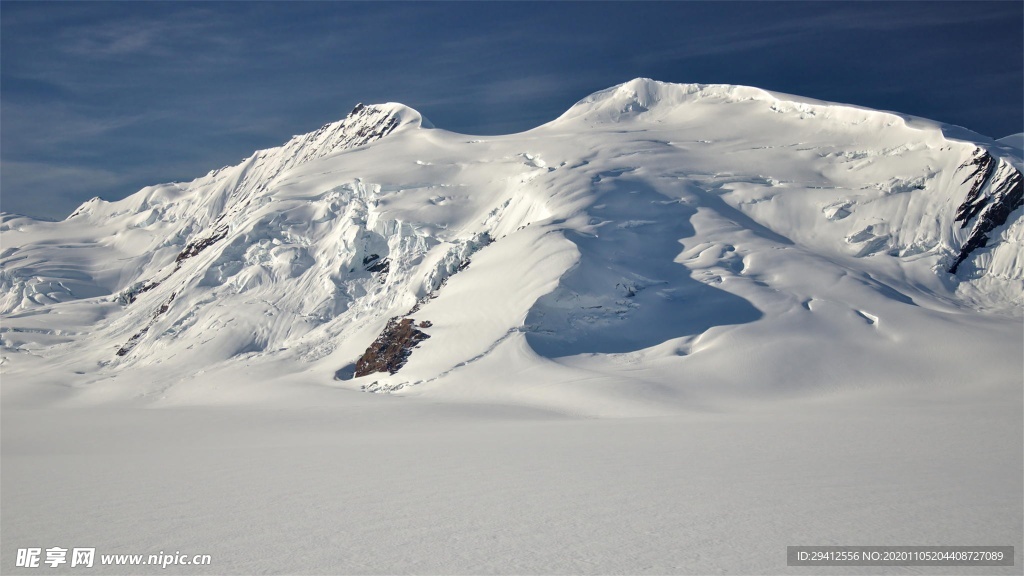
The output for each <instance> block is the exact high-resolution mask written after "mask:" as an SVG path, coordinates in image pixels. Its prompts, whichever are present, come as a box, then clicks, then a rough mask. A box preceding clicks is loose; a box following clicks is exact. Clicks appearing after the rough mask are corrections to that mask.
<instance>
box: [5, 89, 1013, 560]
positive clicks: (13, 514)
mask: <svg viewBox="0 0 1024 576" xmlns="http://www.w3.org/2000/svg"><path fill="white" fill-rule="evenodd" d="M979 154H988V155H990V157H991V158H992V163H993V174H994V175H993V176H992V177H991V178H990V179H989V180H987V181H985V182H984V183H983V184H984V186H982V187H981V188H979V190H980V195H981V196H980V197H981V198H983V199H987V198H989V197H994V195H995V194H996V192H997V190H996V188H997V184H998V180H999V178H1006V177H1008V176H1012V174H1013V173H1014V172H1019V171H1020V170H1021V165H1022V163H1021V157H1020V154H1021V152H1020V149H1019V147H1015V145H1014V144H1013V142H1011V141H1010V140H1009V139H1006V140H1005V141H992V140H987V139H984V138H982V137H980V136H977V135H971V134H969V133H967V132H966V131H964V130H962V129H956V128H955V127H949V126H943V125H939V124H936V123H932V122H929V121H926V120H922V119H917V118H907V117H903V116H899V115H896V114H892V113H884V112H877V111H872V110H864V109H859V108H854V107H849V106H840V105H835V104H828V103H822V102H814V101H810V100H805V99H800V98H796V97H790V96H785V95H777V94H770V93H767V92H764V91H761V90H757V89H754V88H746V87H733V86H700V85H673V84H662V83H657V82H653V81H648V80H635V81H632V82H629V83H627V84H624V85H621V86H618V87H614V88H612V89H609V90H607V91H604V92H599V93H597V94H594V95H592V96H590V97H588V98H587V99H584V100H583V101H581V102H580V103H579V104H577V105H576V106H574V107H573V108H572V109H570V110H569V111H568V112H566V114H564V115H563V116H562V117H561V118H559V119H557V120H555V121H553V122H551V123H549V124H546V125H544V126H541V127H538V128H536V129H534V130H531V131H528V132H524V133H521V134H513V135H508V136H494V137H474V136H466V135H461V134H454V133H451V132H446V131H444V130H441V129H436V128H432V127H430V125H429V123H427V122H426V121H425V120H423V119H422V117H421V116H420V115H419V114H418V113H416V112H415V111H413V110H411V109H408V108H406V107H404V106H401V105H398V104H387V105H381V106H370V107H363V108H361V109H357V110H356V111H354V112H353V114H352V115H350V116H349V117H348V118H346V119H345V120H343V121H340V122H338V123H335V124H332V125H328V126H325V127H324V128H323V129H321V130H319V131H317V132H315V133H311V134H308V135H304V136H296V137H295V138H294V139H293V140H292V141H290V142H289V143H288V144H286V145H285V146H284V147H282V148H277V149H272V150H265V151H260V152H257V153H256V154H254V155H253V156H252V157H250V158H247V159H245V160H244V161H243V163H242V164H240V165H239V166H236V167H228V168H224V169H221V170H217V171H214V172H211V173H210V174H208V175H207V176H205V177H203V178H200V179H197V180H195V181H193V182H191V183H187V184H165V185H160V186H154V187H150V188H146V189H144V190H142V191H140V192H139V193H137V194H135V195H133V196H131V197H129V198H127V199H125V200H122V201H119V202H113V203H108V202H104V201H101V200H94V201H90V202H88V203H86V204H84V205H83V206H82V207H81V208H80V209H79V210H78V211H77V212H76V213H75V215H73V216H72V217H70V218H69V219H68V220H66V221H64V222H59V223H46V222H38V221H34V220H31V219H28V218H23V217H18V216H13V215H4V217H3V222H2V224H0V233H2V247H0V258H2V262H3V270H2V272H0V274H2V276H0V289H2V293H0V298H2V300H0V310H2V311H3V316H2V327H0V337H2V341H0V345H2V364H0V370H2V386H0V393H2V401H3V404H2V408H3V420H2V426H3V429H2V433H3V434H2V442H3V446H2V449H3V452H2V454H3V468H2V474H3V476H2V481H3V484H2V486H3V491H2V498H3V502H2V506H3V516H2V529H3V534H2V536H3V538H2V540H3V543H2V553H3V557H2V559H0V562H2V570H4V572H5V573H6V572H7V571H8V570H11V571H13V568H12V567H13V564H14V551H15V550H16V549H17V548H19V547H27V546H42V547H44V548H45V547H51V546H61V547H75V546H90V547H91V546H95V547H97V548H98V551H102V550H107V551H110V552H124V553H146V554H148V553H157V552H159V551H161V550H163V551H174V550H181V551H183V552H185V551H188V552H190V553H210V554H212V555H213V556H214V561H215V564H214V565H213V566H211V567H210V568H209V569H207V570H206V572H208V573H228V572H233V573H251V572H283V573H313V572H319V573H405V572H428V573H494V572H501V573H567V572H568V573H609V572H611V573H623V572H627V573H628V572H653V573H708V572H723V571H728V572H740V573H759V572H785V571H786V570H787V569H786V567H785V546H787V545H810V544H832V545H843V544H871V545H884V544H892V545H915V544H916V545H926V544H928V545H936V544H949V545H967V544H987V545H1017V546H1018V549H1017V559H1016V566H1017V568H1016V573H1019V566H1020V565H1021V558H1020V542H1021V540H1022V537H1024V529H1022V496H1021V494H1022V493H1024V486H1022V476H1024V469H1022V456H1021V454H1022V452H1024V445H1022V444H1024V443H1022V436H1024V430H1022V410H1021V406H1022V401H1024V398H1022V379H1024V369H1022V350H1024V328H1022V321H1021V310H1022V286H1024V284H1022V278H1024V261H1022V257H1021V244H1022V239H1024V224H1022V219H1021V218H1020V216H1021V212H1022V210H1021V209H1020V208H1016V209H1014V210H1013V211H1012V212H1011V213H1010V214H1009V217H1008V218H1007V220H1006V222H1005V224H1002V225H999V226H997V227H995V228H994V229H993V230H991V231H990V232H988V234H987V236H988V238H989V239H988V242H987V245H986V246H985V247H984V248H981V249H978V250H976V251H974V252H972V253H971V254H970V256H969V257H968V258H967V259H965V260H964V262H963V264H961V265H960V267H959V269H958V272H957V274H955V275H953V274H949V273H947V270H948V269H949V268H950V266H951V265H952V263H953V262H954V259H955V258H956V256H957V254H958V253H959V252H960V250H961V248H962V247H963V246H964V245H965V243H966V242H967V238H968V237H969V235H970V234H971V233H972V226H975V224H976V222H975V221H974V220H972V221H970V222H968V223H965V225H964V226H961V222H956V221H954V220H955V218H956V217H957V212H958V209H959V208H960V207H961V205H962V204H963V203H964V201H965V199H966V198H967V196H968V194H969V193H970V191H971V189H972V186H973V185H974V183H975V180H976V179H972V173H971V171H970V167H971V162H972V161H973V160H975V159H976V158H978V157H979ZM965 166H966V167H965ZM374 256H375V257H376V258H374ZM384 258H386V259H387V262H388V265H387V267H386V268H387V271H386V272H381V271H380V270H379V269H378V270H372V269H370V266H368V265H367V264H366V263H367V262H369V263H373V262H379V261H382V259H384ZM378 268H380V267H378ZM406 314H409V316H410V317H412V318H413V319H414V320H416V321H417V322H420V321H429V322H430V326H429V327H427V328H423V330H424V331H425V332H426V333H428V334H429V336H430V338H429V339H428V340H425V341H424V342H422V343H421V344H420V345H419V347H417V348H416V349H414V350H413V352H412V354H411V356H410V358H409V361H408V363H407V364H406V365H405V366H404V367H403V368H402V369H401V370H400V371H398V372H397V373H396V374H393V375H390V374H374V375H369V376H364V377H361V378H351V371H350V370H349V371H346V369H345V367H346V366H351V365H352V363H353V362H354V361H355V360H356V359H357V358H358V357H359V355H360V354H362V353H363V351H364V350H365V349H366V347H367V346H368V345H369V344H370V343H371V342H372V341H373V340H374V338H376V337H377V335H378V334H379V333H380V331H381V329H382V328H383V327H384V325H385V324H386V323H387V321H388V319H390V318H392V317H395V316H400V315H406ZM119 352H120V354H118V353H119ZM336 378H340V379H336ZM368 392H383V394H370V393H368ZM156 570H157V571H158V570H159V568H157V569H156ZM804 570H806V569H804ZM1000 570H1003V572H1005V573H1015V572H1014V570H1015V569H1014V568H1009V569H999V568H990V569H987V572H989V573H999V572H1000ZM123 571H124V572H138V571H139V570H138V569H137V568H136V569H135V570H127V569H125V570H123ZM791 571H793V572H797V573H804V572H800V571H799V569H791ZM879 571H880V569H878V568H863V569H860V570H859V572H861V573H874V572H879ZM892 571H896V572H898V571H899V570H898V569H892ZM919 571H920V570H919ZM928 571H929V572H936V573H938V572H942V571H941V570H938V569H928ZM962 571H963V569H949V570H947V572H948V573H959V572H962ZM178 572H179V573H202V572H203V571H202V570H199V569H196V568H187V569H179V570H178ZM838 572H839V571H837V573H838ZM847 572H858V570H856V569H848V570H847Z"/></svg>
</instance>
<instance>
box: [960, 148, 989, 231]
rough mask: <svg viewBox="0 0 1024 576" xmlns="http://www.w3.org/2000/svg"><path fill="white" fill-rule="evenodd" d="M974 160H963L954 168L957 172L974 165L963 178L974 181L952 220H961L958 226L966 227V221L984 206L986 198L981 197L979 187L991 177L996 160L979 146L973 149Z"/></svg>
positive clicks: (965, 181) (965, 180)
mask: <svg viewBox="0 0 1024 576" xmlns="http://www.w3.org/2000/svg"><path fill="white" fill-rule="evenodd" d="M974 154H975V156H974V160H972V161H970V162H965V163H963V164H961V165H960V167H959V168H957V169H956V171H957V172H960V171H961V170H963V169H965V168H970V167H974V170H973V171H972V172H971V173H970V174H969V175H968V176H967V177H966V178H964V181H963V183H964V184H967V182H969V181H970V180H971V179H972V178H973V179H974V183H973V184H971V189H970V191H969V192H968V193H967V198H965V199H964V202H963V204H961V205H960V207H959V208H957V211H956V218H954V219H953V221H954V222H961V223H962V224H960V228H966V227H967V222H968V221H970V220H971V218H974V217H975V216H977V215H978V212H980V211H981V209H982V208H984V207H985V204H986V203H987V198H981V189H982V188H984V187H985V183H987V182H988V179H989V178H991V177H992V172H993V171H994V170H995V168H996V160H995V158H993V157H992V155H991V154H989V153H988V152H984V151H982V150H981V148H978V149H976V150H975V151H974Z"/></svg>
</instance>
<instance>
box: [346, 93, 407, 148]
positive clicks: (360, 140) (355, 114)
mask: <svg viewBox="0 0 1024 576" xmlns="http://www.w3.org/2000/svg"><path fill="white" fill-rule="evenodd" d="M375 113H377V110H376V109H375V108H373V107H367V106H364V105H363V104H362V103H360V104H356V107H355V108H353V109H352V111H351V112H349V113H348V116H347V117H346V118H345V122H346V123H347V124H352V125H358V128H357V129H356V130H355V132H353V133H352V134H351V135H350V136H349V142H348V147H352V148H354V147H356V146H362V145H363V144H369V143H370V142H374V141H377V140H380V139H381V138H383V137H385V136H387V135H388V134H391V133H392V132H394V131H395V128H398V124H399V120H398V118H396V117H394V116H387V117H385V118H382V119H375V118H374V114H375Z"/></svg>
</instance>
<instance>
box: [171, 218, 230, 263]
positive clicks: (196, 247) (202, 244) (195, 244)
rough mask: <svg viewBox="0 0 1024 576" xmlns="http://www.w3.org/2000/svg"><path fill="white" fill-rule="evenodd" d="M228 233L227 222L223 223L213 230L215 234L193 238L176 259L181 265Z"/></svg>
mask: <svg viewBox="0 0 1024 576" xmlns="http://www.w3.org/2000/svg"><path fill="white" fill-rule="evenodd" d="M227 235H228V226H227V224H221V225H220V226H218V227H217V229H216V230H214V231H213V234H211V235H209V236H206V237H205V238H199V239H197V240H193V241H191V242H189V243H188V244H186V245H185V249H184V250H182V251H181V253H180V254H178V257H177V258H175V259H174V261H175V262H176V263H178V264H179V265H180V264H181V263H182V262H184V261H185V260H188V259H189V258H191V257H193V256H196V255H197V254H199V253H200V252H202V251H203V250H206V249H207V248H209V247H210V246H213V245H214V244H215V243H217V242H219V241H220V240H223V239H224V238H226V237H227Z"/></svg>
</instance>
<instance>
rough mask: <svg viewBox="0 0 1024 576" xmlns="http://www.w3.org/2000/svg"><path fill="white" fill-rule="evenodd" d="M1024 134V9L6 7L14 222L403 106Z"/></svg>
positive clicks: (463, 112)
mask: <svg viewBox="0 0 1024 576" xmlns="http://www.w3.org/2000/svg"><path fill="white" fill-rule="evenodd" d="M639 76H645V77H650V78H655V79H658V80H664V81H669V82H702V83H728V84H746V85H752V86H758V87H761V88H766V89H769V90H775V91H780V92H788V93H792V94H799V95H803V96H808V97H813V98H819V99H823V100H833V101H838V102H846V103H852V104H857V105H861V106H868V107H873V108H881V109H887V110H896V111H900V112H904V113H907V114H913V115H917V116H924V117H928V118H933V119H936V120H940V121H943V122H948V123H952V124H958V125H961V126H965V127H967V128H970V129H972V130H975V131H977V132H980V133H982V134H985V135H988V136H992V137H1001V136H1005V135H1007V134H1011V133H1015V132H1020V131H1022V130H1024V105H1022V102H1024V3H1022V2H1019V1H1011V2H994V3H987V2H965V3H960V2H929V3H918V2H891V3H890V2H865V3H837V2H820V3H804V2H779V3H774V2H758V3H743V2H728V3H725V2H708V3H704V2H671V3H638V2H630V3H618V2H603V3H576V2H573V3H535V2H514V3H505V2H479V3H476V2H468V3H446V2H438V3H427V2H421V3H400V2H389V3H343V2H337V3H329V2H308V3H290V4H284V3H271V2H261V3H241V2H232V3H149V2H145V3H144V2H125V3H89V2H81V3H78V2H76V3H71V2H68V3H44V2H31V3H19V2H2V3H0V162H2V164H0V209H2V210H4V211H8V212H18V213H23V214H29V215H32V216H37V217H48V218H58V219H59V218H63V217H65V216H66V215H67V214H69V213H70V212H71V211H72V210H73V209H74V208H75V207H76V206H77V205H78V204H79V203H81V202H82V201H84V200H87V199H88V198H91V197H92V196H100V197H102V198H105V199H109V200H113V199H119V198H122V197H124V196H126V195H128V194H130V193H132V192H134V191H136V190H137V189H139V188H141V187H142V186H145V185H148V184H156V183H159V182H167V181H176V180H191V179H192V178H195V177H197V176H201V175H203V174H205V173H206V172H208V171H209V170H211V169H214V168H219V167H221V166H224V165H229V164H235V163H237V162H238V161H239V160H241V159H242V158H243V157H245V156H248V155H249V154H250V153H251V152H253V151H254V150H256V149H260V148H268V147H271V146H276V145H279V144H282V143H283V142H284V141H286V140H287V139H288V138H289V137H291V136H292V135H293V134H299V133H304V132H308V131H311V130H314V129H316V128H318V127H319V126H321V125H323V124H325V123H327V122H331V121H334V120H337V119H340V118H342V117H344V115H345V114H346V113H347V112H348V111H349V110H350V109H351V108H352V107H353V106H354V105H355V104H356V103H357V102H366V103H373V102H384V101H397V102H403V103H405V104H408V105H410V106H412V107H414V108H416V109H418V110H420V111H421V112H422V113H423V114H424V115H425V116H426V117H427V118H429V119H430V120H431V121H432V122H433V123H434V124H435V125H437V126H438V127H441V128H445V129H448V130H454V131H458V132H465V133H471V134H498V133H508V132H517V131H522V130H526V129H529V128H532V127H534V126H536V125H539V124H541V123H543V122H546V121H548V120H551V119H553V118H555V117H556V116H558V115H559V114H560V113H561V112H563V111H565V109H567V108H568V107H569V106H571V105H572V104H573V103H574V102H576V101H577V100H579V99H581V98H583V97H584V96H586V95H588V94H590V93H592V92H594V91H597V90H600V89H603V88H607V87H609V86H612V85H615V84H618V83H621V82H624V81H626V80H629V79H631V78H635V77H639Z"/></svg>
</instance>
